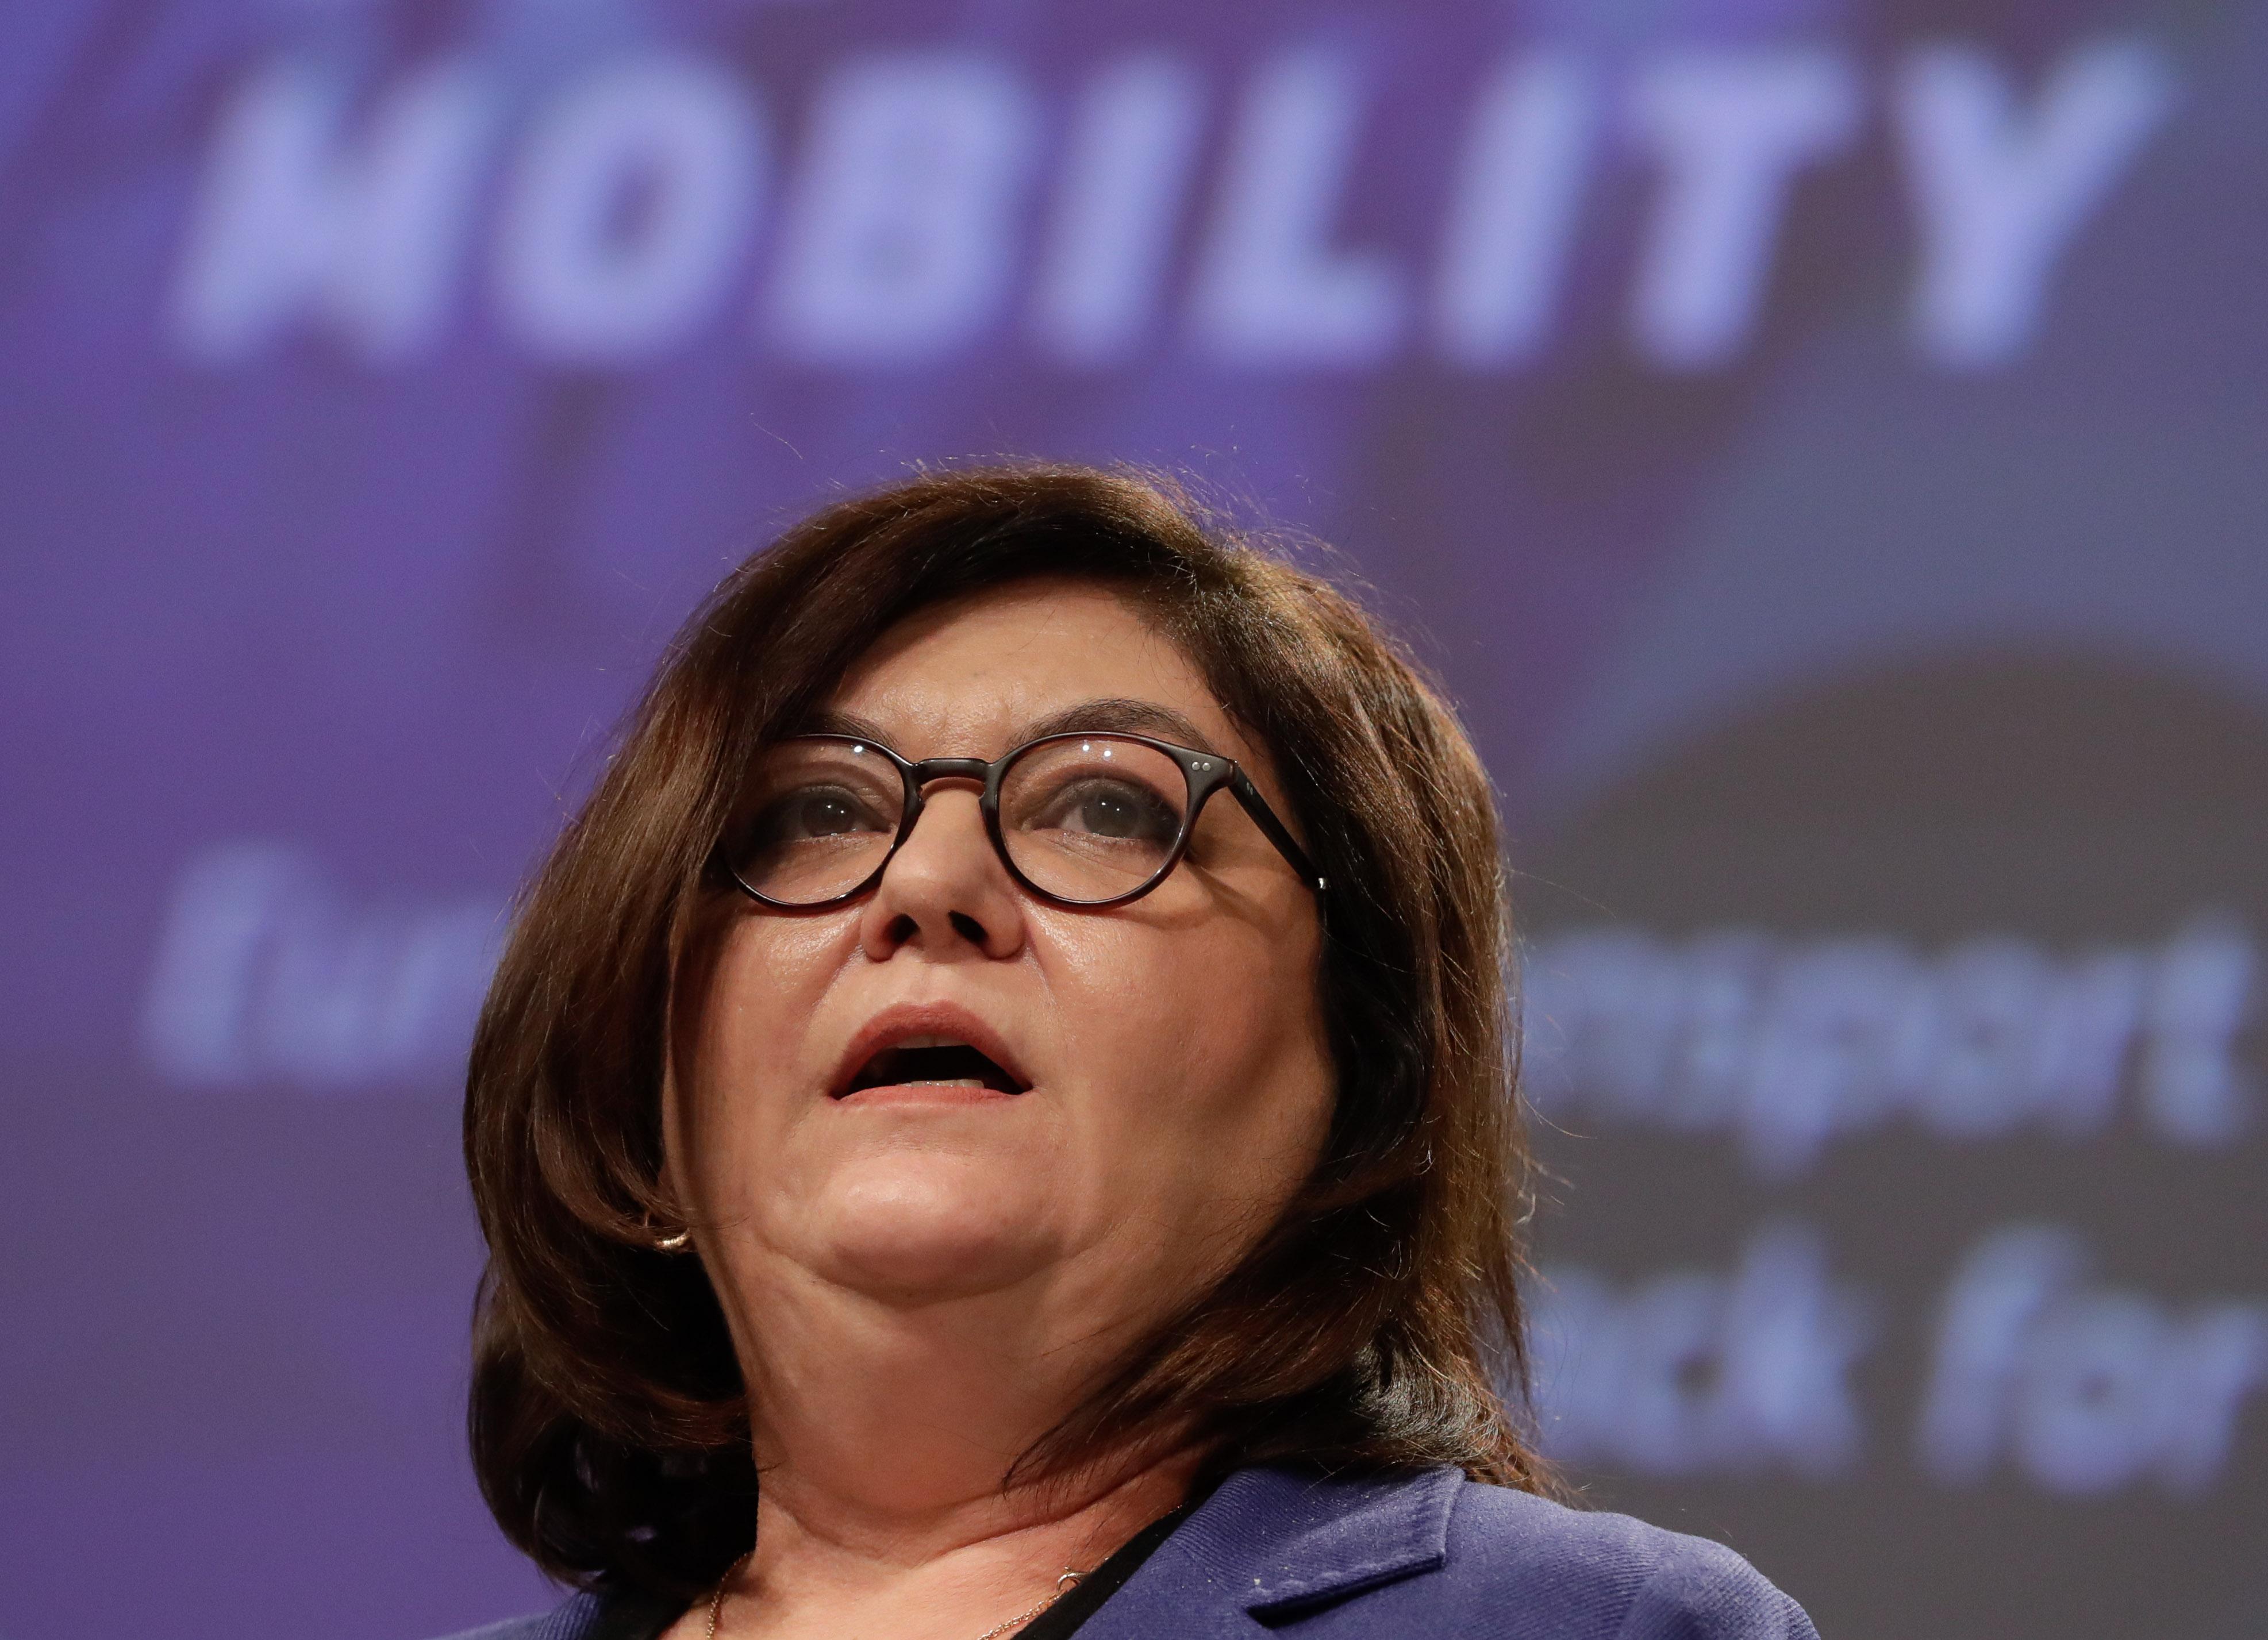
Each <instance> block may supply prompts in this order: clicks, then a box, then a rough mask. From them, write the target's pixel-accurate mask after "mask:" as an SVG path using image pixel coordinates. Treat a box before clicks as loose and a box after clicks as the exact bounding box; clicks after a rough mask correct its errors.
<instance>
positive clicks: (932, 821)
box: [858, 787, 1024, 962]
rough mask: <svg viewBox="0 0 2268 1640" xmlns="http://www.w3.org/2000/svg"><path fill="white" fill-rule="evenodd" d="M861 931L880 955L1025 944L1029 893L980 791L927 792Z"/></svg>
mask: <svg viewBox="0 0 2268 1640" xmlns="http://www.w3.org/2000/svg"><path fill="white" fill-rule="evenodd" d="M858 938H859V943H860V945H862V946H864V947H865V952H866V954H867V955H868V956H869V957H871V958H873V960H876V961H878V962H879V961H882V960H886V959H887V958H888V957H890V956H892V955H893V954H895V952H898V951H900V950H902V949H905V948H908V947H913V948H917V949H920V950H921V951H923V952H924V953H926V954H928V955H930V956H932V957H951V956H953V955H955V954H964V955H982V956H985V957H1012V956H1013V955H1015V954H1016V952H1018V951H1020V950H1021V949H1022V947H1023V943H1024V898H1023V896H1022V895H1021V894H1019V893H1018V892H1017V889H1016V885H1015V883H1014V882H1013V880H1012V879H1010V878H1009V876H1008V872H1007V868H1006V867H1005V866H1004V865H1003V864H1001V861H1000V857H999V855H998V853H997V852H996V851H995V850H994V849H993V847H992V840H991V838H990V836H989V835H987V834H986V832H985V829H984V815H983V810H982V808H981V807H980V806H979V805H978V802H977V794H976V792H975V791H966V790H961V789H957V788H948V787H939V788H938V789H936V790H934V791H931V792H930V793H928V794H927V796H926V798H925V800H924V803H923V805H922V811H921V813H920V814H919V815H918V816H917V818H916V820H915V821H914V827H913V829H912V830H911V831H909V832H908V833H907V834H906V835H905V838H904V841H902V842H900V843H899V845H898V849H897V852H896V853H895V854H893V855H892V856H891V857H890V863H889V864H888V865H887V866H886V867H885V868H884V869H883V871H882V880H881V881H880V882H879V883H877V884H876V885H875V886H874V892H873V894H872V895H871V896H870V897H869V898H868V900H867V901H866V904H865V908H864V909H863V910H862V911H861V912H860V914H859V929H858Z"/></svg>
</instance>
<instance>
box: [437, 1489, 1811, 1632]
mask: <svg viewBox="0 0 2268 1640" xmlns="http://www.w3.org/2000/svg"><path fill="white" fill-rule="evenodd" d="M602 1610H603V1608H602V1607H601V1605H600V1602H599V1601H598V1600H596V1599H594V1598H593V1597H592V1596H590V1595H579V1596H578V1597H576V1598H575V1599H574V1600H570V1601H568V1602H567V1604H566V1605H564V1606H563V1607H559V1608H558V1609H557V1610H556V1611H555V1612H552V1613H550V1614H548V1615H544V1616H540V1617H523V1618H519V1619H516V1620H514V1621H512V1622H503V1623H495V1624H491V1625H490V1626H489V1627H488V1628H485V1629H475V1630H474V1631H473V1632H471V1633H469V1634H466V1635H461V1636H457V1640H591V1637H592V1636H596V1635H601V1634H603V1633H604V1632H605V1628H606V1625H604V1624H603V1623H602V1621H601V1614H602ZM1270 1631H1273V1632H1275V1633H1278V1634H1284V1635H1290V1636H1297V1640H1389V1637H1391V1640H1403V1636H1425V1637H1426V1640H1436V1637H1438V1640H1484V1636H1485V1640H1735V1637H1736V1636H1737V1640H1818V1634H1817V1631H1816V1630H1815V1629H1813V1628H1812V1626H1811V1620H1810V1619H1809V1618H1808V1617H1806V1616H1805V1615H1804V1614H1803V1608H1802V1607H1800V1606H1798V1605H1797V1604H1796V1603H1795V1602H1794V1601H1793V1600H1790V1599H1788V1597H1787V1596H1786V1595H1785V1594H1782V1593H1781V1592H1779V1591H1778V1589H1776V1588H1774V1587H1772V1585H1771V1584H1769V1583H1767V1582H1765V1581H1764V1577H1762V1575H1761V1574H1759V1573H1758V1572H1757V1571H1756V1569H1755V1568H1754V1567H1752V1566H1750V1565H1749V1563H1748V1562H1746V1561H1744V1560H1742V1558H1741V1557H1740V1556H1739V1555H1735V1554H1734V1553H1733V1551H1732V1550H1730V1549H1728V1548H1725V1547H1724V1546H1723V1545H1722V1544H1719V1543H1712V1542H1710V1541H1708V1540H1706V1539H1705V1538H1692V1537H1685V1536H1683V1535H1682V1534H1680V1533H1675V1532H1665V1531H1662V1530H1661V1528H1660V1527H1658V1526H1646V1525H1645V1524H1644V1523H1643V1522H1640V1521H1637V1520H1633V1519H1631V1518H1630V1517H1629V1516H1627V1515H1609V1514H1592V1513H1587V1512H1585V1511H1580V1510H1573V1509H1568V1508H1566V1507H1565V1506H1563V1505H1561V1504H1551V1503H1546V1502H1544V1501H1543V1499H1541V1498H1537V1497H1529V1496H1528V1494H1526V1493H1524V1492H1514V1491H1511V1490H1508V1489H1506V1488H1503V1487H1498V1486H1484V1485H1481V1484H1478V1483H1476V1482H1471V1481H1468V1480H1467V1479H1465V1477H1464V1475H1462V1474H1461V1473H1460V1472H1459V1471H1457V1470H1455V1469H1447V1468H1444V1469H1429V1470H1426V1471H1424V1472H1423V1473H1420V1474H1418V1475H1403V1476H1395V1477H1390V1478H1383V1479H1381V1478H1376V1477H1373V1478H1368V1479H1362V1480H1326V1479H1322V1478H1320V1477H1318V1476H1316V1475H1313V1474H1306V1473H1301V1472H1300V1471H1297V1470H1292V1469H1282V1468H1264V1469H1246V1470H1241V1471H1240V1472H1238V1473H1237V1474H1235V1475H1231V1476H1230V1477H1229V1479H1228V1480H1227V1482H1226V1483H1225V1484H1223V1485H1222V1486H1221V1488H1220V1489H1219V1490H1218V1491H1216V1492H1215V1493H1214V1494H1213V1495H1212V1496H1211V1497H1210V1498H1208V1499H1206V1500H1205V1502H1204V1504H1202V1505H1201V1506H1200V1507H1199V1508H1198V1509H1197V1511H1196V1512H1195V1513H1194V1514H1192V1515H1190V1517H1189V1519H1187V1520H1184V1521H1183V1522H1182V1524H1181V1526H1179V1527H1178V1528H1176V1529H1175V1532H1174V1534H1173V1535H1172V1536H1171V1537H1169V1538H1167V1540H1166V1541H1164V1542H1163V1543H1161V1544H1160V1545H1159V1546H1158V1548H1157V1549H1156V1551H1155V1552H1154V1553H1152V1555H1151V1556H1150V1557H1149V1559H1148V1560H1146V1561H1145V1562H1144V1563H1142V1565H1141V1566H1140V1567H1139V1568H1138V1570H1136V1571H1135V1573H1134V1575H1133V1577H1131V1578H1130V1579H1129V1580H1128V1581H1127V1583H1126V1585H1125V1586H1124V1587H1123V1588H1122V1589H1120V1590H1119V1591H1118V1592H1116V1593H1115V1594H1113V1595H1112V1596H1111V1597H1110V1598H1109V1599H1108V1600H1106V1601H1104V1602H1103V1604H1102V1606H1101V1607H1100V1608H1099V1609H1098V1610H1097V1611H1096V1612H1095V1613H1094V1615H1092V1616H1090V1617H1089V1618H1088V1619H1087V1620H1086V1622H1085V1623H1084V1624H1083V1625H1081V1627H1080V1629H1079V1634H1078V1636H1077V1640H1159V1637H1160V1636H1189V1640H1198V1637H1199V1636H1202V1637H1204V1640H1232V1637H1233V1640H1260V1637H1261V1636H1265V1635H1267V1634H1269V1633H1270Z"/></svg>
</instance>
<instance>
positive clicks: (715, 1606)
mask: <svg viewBox="0 0 2268 1640" xmlns="http://www.w3.org/2000/svg"><path fill="white" fill-rule="evenodd" d="M753 1554H755V1550H754V1549H750V1550H749V1551H748V1555H753ZM748 1555H741V1556H740V1559H738V1560H736V1561H734V1562H733V1563H732V1564H731V1565H729V1566H727V1567H725V1575H724V1576H723V1577H719V1578H718V1579H717V1592H716V1593H714V1594H712V1595H711V1596H710V1597H709V1627H708V1629H706V1630H705V1631H704V1632H703V1635H702V1637H701V1640H717V1619H718V1617H720V1616H722V1615H723V1614H724V1611H725V1588H726V1587H727V1585H730V1584H731V1583H732V1581H733V1574H734V1573H736V1572H738V1571H739V1570H740V1568H741V1567H743V1566H745V1565H747V1563H748ZM1085 1577H1086V1573H1085V1572H1083V1571H1073V1570H1071V1569H1070V1568H1069V1567H1065V1568H1064V1575H1063V1576H1062V1577H1058V1578H1057V1579H1056V1592H1054V1593H1053V1594H1050V1595H1049V1596H1048V1598H1047V1599H1046V1600H1042V1601H1041V1602H1040V1603H1039V1604H1038V1605H1037V1606H1035V1607H1032V1609H1031V1610H1030V1611H1028V1612H1019V1613H1017V1614H1016V1615H1014V1616H1013V1617H1011V1618H1010V1619H1009V1620H1008V1621H1007V1622H1005V1623H995V1624H993V1625H992V1627H990V1629H986V1630H985V1631H984V1632H983V1634H981V1635H978V1636H976V1640H1000V1636H1002V1635H1005V1634H1007V1633H1009V1632H1010V1631H1011V1630H1013V1629H1021V1628H1022V1627H1023V1626H1024V1625H1025V1624H1026V1623H1028V1622H1031V1621H1032V1619H1034V1618H1035V1617H1037V1616H1038V1615H1039V1614H1041V1613H1042V1612H1044V1611H1045V1610H1047V1609H1048V1607H1050V1606H1053V1605H1054V1604H1055V1603H1056V1602H1057V1600H1061V1599H1063V1597H1064V1595H1066V1594H1069V1593H1070V1592H1071V1589H1076V1588H1077V1587H1079V1584H1080V1582H1081V1581H1082V1580H1084V1579H1085ZM1066 1584H1068V1585H1070V1587H1069V1588H1066V1587H1065V1586H1064V1585H1066Z"/></svg>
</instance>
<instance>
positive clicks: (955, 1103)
mask: <svg viewBox="0 0 2268 1640" xmlns="http://www.w3.org/2000/svg"><path fill="white" fill-rule="evenodd" d="M1023 1097H1024V1096H1023V1095H1022V1094H1021V1093H1003V1092H1001V1091H1000V1090H999V1089H998V1088H988V1087H986V1086H985V1085H983V1083H981V1082H885V1083H881V1084H880V1085H877V1086H874V1087H871V1088H860V1089H859V1090H858V1092H854V1093H844V1094H842V1095H840V1096H838V1097H837V1098H836V1101H835V1102H836V1104H838V1105H897V1106H906V1105H942V1106H949V1107H959V1106H968V1105H985V1104H1002V1105H1006V1104H1013V1102H1014V1101H1015V1100H1017V1099H1021V1098H1023Z"/></svg>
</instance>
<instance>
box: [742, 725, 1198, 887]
mask: <svg viewBox="0 0 2268 1640" xmlns="http://www.w3.org/2000/svg"><path fill="white" fill-rule="evenodd" d="M999 805H1000V843H1001V846H1002V848H1003V849H1005V851H1006V853H1007V855H1008V858H1009V860H1010V862H1011V864H1013V865H1014V867H1015V869H1016V870H1017V871H1018V872H1020V874H1021V875H1022V876H1023V878H1024V879H1025V880H1026V881H1027V882H1029V883H1030V884H1031V885H1032V886H1034V887H1035V888H1037V889H1039V890H1040V891H1041V892H1042V894H1051V895H1054V896H1055V897H1057V899H1062V900H1068V901H1079V902H1087V903H1092V902H1094V901H1107V900H1116V899H1118V898H1120V897H1122V896H1123V895H1126V894H1132V893H1133V892H1135V891H1136V890H1138V889H1139V888H1141V887H1143V886H1145V885H1146V884H1148V883H1149V882H1150V881H1151V880H1152V879H1154V878H1155V877H1157V875H1158V874H1159V873H1160V871H1164V870H1165V869H1166V866H1167V863H1168V862H1169V861H1170V860H1171V859H1172V857H1173V850H1174V845H1175V842H1177V841H1178V840H1179V839H1180V837H1181V835H1182V823H1183V820H1184V817H1185V815H1186V813H1187V812H1188V808H1189V782H1188V779H1187V777H1186V776H1183V774H1182V767H1181V765H1180V764H1179V763H1177V762H1175V761H1174V760H1173V759H1172V758H1171V757H1169V756H1167V754H1165V753H1163V752H1160V751H1159V750H1157V749H1156V748H1154V747H1152V746H1144V745H1143V744H1141V743H1140V742H1139V741H1136V740H1128V739H1120V738H1118V737H1116V736H1113V735H1081V736H1078V737H1075V738H1072V739H1062V740H1044V741H1041V742H1038V743H1036V744H1035V745H1033V746H1029V747H1027V748H1026V749H1025V750H1024V751H1023V752H1022V753H1021V754H1020V755H1019V756H1018V757H1017V759H1016V761H1014V762H1013V763H1012V764H1011V765H1010V766H1009V767H1008V768H1007V769H1005V771H1004V772H1003V773H1002V776H1001V778H1000V798H999ZM747 813H748V814H749V816H750V818H749V820H748V821H747V824H746V825H745V826H744V827H741V828H740V830H739V831H738V833H737V841H736V842H735V843H734V845H733V849H731V852H730V856H729V861H728V863H729V864H731V865H732V867H733V871H734V873H735V875H737V876H738V877H739V878H740V880H741V882H743V883H744V884H746V885H747V886H748V887H749V888H751V889H753V890H755V892H756V893H757V894H761V895H762V896H763V897H764V898H765V899H767V900H770V901H774V902H775V903H777V904H780V905H788V906H798V905H818V904H821V903H822V902H824V901H829V900H833V899H836V898H837V897H839V896H841V895H843V894H849V893H850V892H851V890H853V889H855V888H857V887H858V886H859V885H860V884H861V883H863V882H865V880H866V879H868V878H869V877H871V876H873V873H874V871H876V869H877V868H879V867H880V865H881V864H882V862H883V861H884V860H885V859H886V858H887V857H888V855H889V852H890V849H891V848H892V846H893V845H894V844H895V842H896V841H897V835H898V827H899V825H900V822H901V821H902V819H903V816H904V813H905V783H904V778H903V776H902V775H901V774H900V773H899V770H898V767H897V765H896V764H895V763H894V762H893V761H891V760H890V759H889V758H888V757H887V756H886V755H885V754H882V753H880V752H879V751H877V750H876V749H875V748H874V747H873V746H865V745H861V744H859V743H858V742H857V741H852V740H833V739H802V740H785V741H782V742H780V743H779V744H777V745H776V746H772V747H770V748H769V749H768V750H767V751H766V752H765V754H764V755H763V757H762V761H760V763H759V765H758V768H757V769H756V771H755V781H754V786H753V791H752V792H751V796H750V800H749V805H748V809H747Z"/></svg>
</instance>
